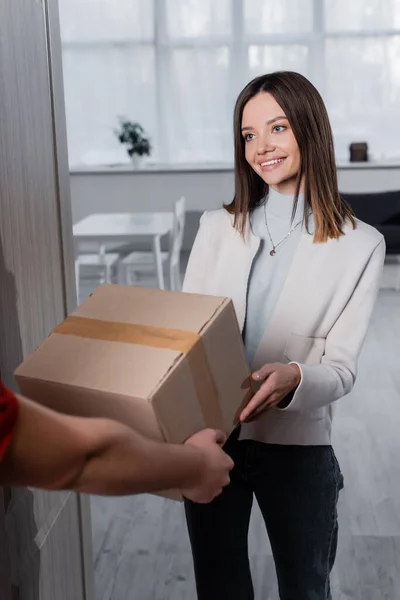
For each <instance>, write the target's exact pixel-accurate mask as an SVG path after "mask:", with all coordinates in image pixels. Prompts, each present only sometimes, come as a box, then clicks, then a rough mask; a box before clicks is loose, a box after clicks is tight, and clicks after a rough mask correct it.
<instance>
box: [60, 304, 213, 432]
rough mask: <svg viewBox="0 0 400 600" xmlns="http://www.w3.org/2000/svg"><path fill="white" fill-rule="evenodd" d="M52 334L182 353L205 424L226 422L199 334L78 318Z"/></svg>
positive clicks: (70, 320)
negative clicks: (223, 418) (186, 362)
mask: <svg viewBox="0 0 400 600" xmlns="http://www.w3.org/2000/svg"><path fill="white" fill-rule="evenodd" d="M53 333H59V334H63V335H73V336H77V337H82V338H90V339H94V340H102V341H107V342H120V343H123V344H137V345H139V346H150V347H153V348H166V349H168V350H176V351H177V352H182V354H184V355H185V356H186V359H187V361H188V364H189V368H190V371H191V374H192V378H193V383H194V387H195V390H196V393H197V396H198V399H199V403H200V408H201V411H202V413H203V417H204V421H205V423H207V424H208V425H209V426H213V424H218V423H222V422H223V420H222V414H221V408H220V405H219V402H218V391H217V388H216V386H215V383H214V379H213V376H212V373H211V369H210V365H209V362H208V359H207V354H206V351H205V348H204V344H203V340H202V339H201V336H200V335H199V334H198V333H195V332H192V331H184V330H180V329H167V328H163V327H152V326H150V325H136V324H134V323H119V322H114V321H102V320H101V319H89V318H86V317H77V316H70V317H67V318H66V319H65V321H63V322H62V323H61V324H60V325H58V326H57V327H56V328H55V329H54V331H53Z"/></svg>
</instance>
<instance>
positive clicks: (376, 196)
mask: <svg viewBox="0 0 400 600" xmlns="http://www.w3.org/2000/svg"><path fill="white" fill-rule="evenodd" d="M341 196H342V198H343V199H344V200H346V202H347V203H348V204H350V206H351V207H352V209H353V211H354V213H355V215H356V217H357V218H358V219H360V220H361V221H364V222H365V223H368V224H369V225H373V226H374V227H376V229H378V231H380V232H381V233H382V235H383V236H384V237H385V241H386V251H387V254H400V191H395V192H374V193H368V194H367V193H361V194H343V193H341Z"/></svg>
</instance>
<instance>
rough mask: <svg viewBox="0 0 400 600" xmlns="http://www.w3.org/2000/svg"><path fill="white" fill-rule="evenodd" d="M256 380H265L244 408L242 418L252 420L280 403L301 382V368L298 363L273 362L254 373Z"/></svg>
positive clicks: (242, 419)
mask: <svg viewBox="0 0 400 600" xmlns="http://www.w3.org/2000/svg"><path fill="white" fill-rule="evenodd" d="M252 377H253V379H254V381H258V382H263V383H262V385H261V387H260V389H259V390H258V392H257V393H256V394H254V396H253V398H252V399H251V400H250V402H249V403H248V405H247V406H246V408H245V409H243V411H242V413H241V415H240V420H241V421H242V422H243V421H252V420H254V419H255V418H257V417H258V416H259V415H260V414H261V413H263V412H264V411H265V410H266V409H268V408H271V407H273V406H276V405H277V404H279V403H280V402H281V401H282V400H283V399H284V398H285V397H286V396H287V395H288V394H290V392H292V391H293V390H294V389H295V388H296V387H297V386H298V385H299V383H300V379H301V374H300V369H299V367H298V366H297V365H296V364H292V365H284V364H282V363H272V364H268V365H264V366H263V367H261V369H260V370H259V371H256V372H255V373H253V375H252Z"/></svg>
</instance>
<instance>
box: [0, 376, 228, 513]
mask: <svg viewBox="0 0 400 600" xmlns="http://www.w3.org/2000/svg"><path fill="white" fill-rule="evenodd" d="M223 442H224V435H223V434H222V433H220V432H218V431H213V430H205V431H201V432H199V433H197V434H196V435H194V436H193V437H191V438H189V440H188V441H187V442H186V444H185V445H182V446H175V445H173V444H162V443H158V442H153V441H151V440H147V439H145V438H143V437H142V436H140V435H139V434H138V433H136V432H134V431H132V429H129V428H128V427H125V426H124V425H121V424H120V423H116V422H114V421H108V420H106V419H84V418H78V417H70V416H67V415H61V414H58V413H55V412H53V411H52V410H49V409H47V408H44V407H43V406H39V405H38V404H35V403H33V402H30V401H29V400H27V399H26V398H22V397H18V398H17V397H16V396H15V395H14V394H13V393H12V392H11V391H9V390H7V389H6V388H5V387H4V386H3V385H2V383H1V380H0V485H13V486H15V485H27V486H32V487H41V488H44V489H49V490H55V489H73V490H76V491H79V492H86V493H91V494H105V495H120V494H138V493H144V492H154V491H158V490H165V489H177V488H178V489H181V490H182V493H183V494H184V495H185V496H186V497H187V498H191V499H192V500H193V501H196V502H209V501H210V500H212V499H213V498H214V497H215V496H217V495H218V494H219V493H220V492H221V491H222V487H223V486H224V485H227V483H229V471H230V470H231V469H232V466H233V464H232V460H231V459H230V458H229V457H228V456H226V454H225V453H224V452H223V450H222V449H221V448H220V445H221V444H222V443H223Z"/></svg>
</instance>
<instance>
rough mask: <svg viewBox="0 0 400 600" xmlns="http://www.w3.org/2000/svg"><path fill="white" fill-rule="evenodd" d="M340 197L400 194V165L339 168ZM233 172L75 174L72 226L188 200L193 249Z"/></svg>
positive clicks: (229, 191)
mask: <svg viewBox="0 0 400 600" xmlns="http://www.w3.org/2000/svg"><path fill="white" fill-rule="evenodd" d="M338 174H339V187H340V190H341V191H342V192H360V191H361V192H362V191H365V192H367V191H370V192H371V191H385V190H400V165H398V166H395V165H391V166H369V165H368V166H367V165H351V166H349V165H346V166H339V167H338ZM233 189H234V185H233V171H232V170H229V169H220V170H204V171H193V170H180V171H178V170H171V171H155V170H147V171H137V172H135V171H133V170H132V169H129V168H118V169H117V168H115V169H108V170H107V169H103V170H97V171H96V170H91V171H78V170H75V171H72V172H71V197H72V217H73V221H74V223H75V222H77V221H79V220H80V219H82V218H83V217H85V216H87V215H89V214H91V213H96V212H105V213H109V212H140V211H158V210H161V211H162V210H171V207H172V205H173V202H174V201H175V200H176V199H177V198H179V197H180V196H182V195H184V196H185V197H186V200H187V210H188V212H189V214H188V216H187V227H186V235H185V242H184V247H185V248H186V249H188V248H190V246H191V243H192V241H193V238H194V235H195V233H196V230H197V225H198V219H199V216H200V214H201V213H202V212H203V211H204V210H208V209H214V208H219V207H220V206H221V205H222V203H224V202H229V201H230V200H231V199H232V197H233Z"/></svg>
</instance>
